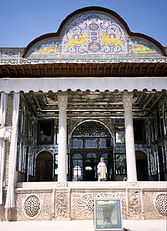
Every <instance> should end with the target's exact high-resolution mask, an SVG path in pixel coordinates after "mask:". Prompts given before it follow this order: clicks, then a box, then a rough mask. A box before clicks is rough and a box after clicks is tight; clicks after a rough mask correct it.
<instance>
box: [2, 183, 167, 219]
mask: <svg viewBox="0 0 167 231" xmlns="http://www.w3.org/2000/svg"><path fill="white" fill-rule="evenodd" d="M166 190H167V182H150V181H149V182H135V183H129V182H123V181H117V182H65V183H57V182H26V183H17V188H16V189H15V195H16V208H15V209H12V211H11V217H10V220H13V221H29V220H33V221H35V220H38V221H39V220H40V221H42V220H52V221H53V220H54V221H55V220H93V209H94V203H93V202H94V198H95V197H99V198H104V197H105V198H106V197H108V198H110V197H114V198H120V199H122V218H123V220H164V219H166V216H167V211H166V206H167V192H166ZM3 214H4V209H3V207H1V220H4V217H5V216H4V215H3Z"/></svg>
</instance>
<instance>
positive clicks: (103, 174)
mask: <svg viewBox="0 0 167 231" xmlns="http://www.w3.org/2000/svg"><path fill="white" fill-rule="evenodd" d="M97 174H98V181H105V180H106V178H107V166H106V164H105V163H104V158H103V157H102V158H101V159H100V162H99V163H98V165H97Z"/></svg>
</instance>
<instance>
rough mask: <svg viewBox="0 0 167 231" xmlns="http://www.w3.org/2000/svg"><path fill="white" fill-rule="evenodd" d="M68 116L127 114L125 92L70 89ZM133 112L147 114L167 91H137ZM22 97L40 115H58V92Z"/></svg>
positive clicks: (47, 116)
mask: <svg viewBox="0 0 167 231" xmlns="http://www.w3.org/2000/svg"><path fill="white" fill-rule="evenodd" d="M67 93H68V106H67V115H68V117H83V118H85V117H108V118H111V117H123V114H124V109H123V102H122V92H119V91H115V92H109V91H105V92H99V91H95V92H90V91H84V92H83V91H75V92H73V91H68V92H67ZM133 94H134V97H133V115H134V116H135V117H145V116H148V115H150V113H151V112H152V111H153V110H154V109H156V107H158V104H160V103H162V102H163V100H164V99H166V98H167V92H166V91H161V92H156V91H152V92H148V91H143V92H138V91H134V92H133ZM21 95H22V97H21V99H22V100H24V102H26V104H27V106H28V107H29V110H31V111H32V112H33V114H34V116H36V117H38V118H51V117H53V118H55V117H58V113H59V108H58V93H55V92H48V93H43V92H29V93H23V92H22V94H21Z"/></svg>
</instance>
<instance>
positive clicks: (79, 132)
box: [73, 122, 111, 137]
mask: <svg viewBox="0 0 167 231" xmlns="http://www.w3.org/2000/svg"><path fill="white" fill-rule="evenodd" d="M73 137H111V135H110V133H109V131H108V130H107V128H106V127H104V125H102V124H100V123H97V122H85V123H83V124H81V125H80V126H78V127H77V128H76V129H75V131H74V132H73Z"/></svg>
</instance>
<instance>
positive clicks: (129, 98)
mask: <svg viewBox="0 0 167 231" xmlns="http://www.w3.org/2000/svg"><path fill="white" fill-rule="evenodd" d="M122 99H123V107H124V108H127V107H132V104H133V92H127V91H124V92H123V94H122Z"/></svg>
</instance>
